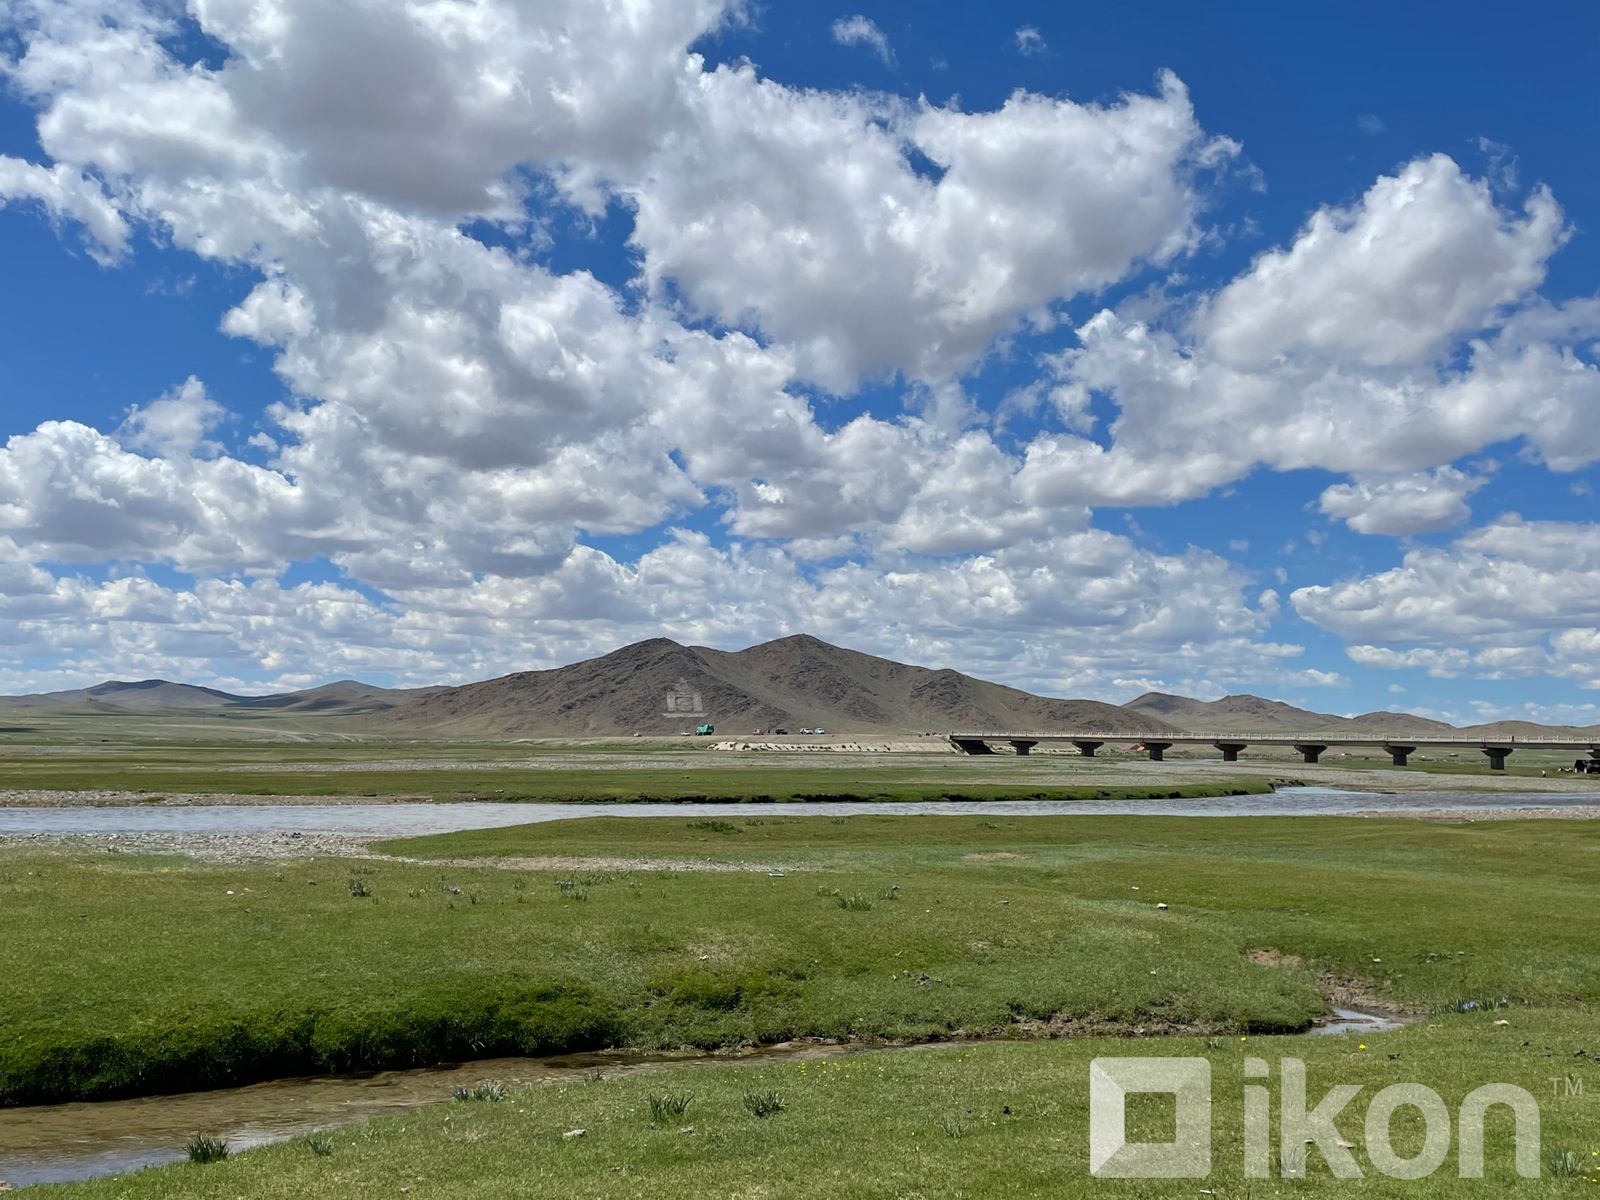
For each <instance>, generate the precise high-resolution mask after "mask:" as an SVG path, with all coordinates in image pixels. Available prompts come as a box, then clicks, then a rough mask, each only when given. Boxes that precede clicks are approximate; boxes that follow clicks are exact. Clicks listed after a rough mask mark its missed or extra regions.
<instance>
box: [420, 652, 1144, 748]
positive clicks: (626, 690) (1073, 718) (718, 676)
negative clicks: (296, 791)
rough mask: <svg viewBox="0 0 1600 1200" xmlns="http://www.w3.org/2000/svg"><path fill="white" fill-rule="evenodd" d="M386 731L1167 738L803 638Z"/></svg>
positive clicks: (1072, 707)
mask: <svg viewBox="0 0 1600 1200" xmlns="http://www.w3.org/2000/svg"><path fill="white" fill-rule="evenodd" d="M680 681H681V685H682V689H683V690H684V691H686V692H691V693H698V694H699V696H700V698H701V701H702V706H703V711H704V712H705V714H706V715H705V716H704V717H694V716H691V715H688V714H679V713H669V712H668V711H667V707H666V698H667V695H668V693H669V692H673V691H675V690H677V689H678V688H679V686H680ZM389 719H391V720H393V721H396V722H401V723H404V724H406V725H408V726H412V727H426V728H431V729H438V730H441V731H447V732H454V733H517V734H529V735H549V736H561V735H569V736H570V735H580V734H587V735H604V734H626V733H633V732H636V731H637V732H640V733H646V734H662V733H675V732H679V731H681V730H683V729H688V728H692V727H693V726H695V725H696V724H698V723H699V721H701V720H707V721H710V722H712V723H714V724H715V725H716V726H717V731H718V732H719V733H729V734H748V733H751V732H753V731H754V730H756V729H772V728H773V727H775V726H779V725H781V726H785V727H787V728H789V729H791V730H794V729H798V728H801V727H804V726H819V725H820V726H822V727H823V728H826V729H827V730H828V731H829V732H830V733H857V732H869V731H870V732H903V733H916V732H942V731H945V730H949V729H955V728H974V727H982V728H987V729H997V730H1018V729H1049V728H1070V727H1083V726H1091V727H1095V728H1102V727H1107V726H1110V727H1113V728H1116V729H1119V730H1121V729H1127V730H1129V731H1130V732H1141V731H1142V732H1158V731H1160V730H1162V729H1164V728H1166V727H1165V726H1164V725H1163V724H1162V723H1161V722H1159V721H1156V720H1153V719H1151V718H1148V717H1140V716H1137V715H1134V716H1130V715H1129V714H1127V713H1125V712H1123V711H1121V710H1120V709H1118V708H1117V707H1116V706H1114V705H1110V704H1100V703H1098V702H1096V701H1092V700H1055V699H1050V698H1047V697H1042V696H1035V695H1032V694H1030V693H1028V692H1023V691H1019V690H1017V689H1016V688H1009V687H1004V686H1002V685H1001V684H997V683H989V682H987V681H985V680H982V679H974V678H972V677H971V676H969V675H963V674H961V673H960V672H957V671H950V670H930V669H929V668H926V667H913V666H907V665H905V664H904V663H897V662H893V661H891V660H890V659H886V658H877V657H875V656H873V655H870V654H862V653H859V652H858V651H855V650H845V649H842V648H841V647H838V646H834V645H830V644H829V643H827V642H824V641H821V640H819V639H817V638H814V637H809V636H806V635H797V636H794V637H786V638H780V639H778V640H777V641H772V642H764V643H762V644H761V645H759V646H751V647H750V648H749V649H746V650H739V651H736V652H730V651H725V650H713V649H710V648H708V647H705V646H683V645H679V644H678V643H677V642H674V641H670V640H668V639H666V638H654V639H652V640H650V641H646V642H639V643H636V644H635V645H632V646H624V647H623V648H622V649H620V650H616V651H613V652H612V653H610V654H606V655H603V656H601V657H600V658H595V659H590V660H588V661H586V662H580V663H574V664H572V665H571V666H567V667H558V668H556V669H554V670H550V671H525V672H521V673H519V674H516V675H507V676H504V677H503V678H500V679H491V680H488V681H487V682H484V683H474V684H468V685H466V686H464V687H458V688H447V689H445V690H444V691H441V692H439V693H438V694H436V695H433V696H430V697H427V698H425V699H422V700H419V701H417V702H416V703H415V704H411V705H408V706H407V707H406V708H404V709H399V710H396V711H395V712H393V713H391V714H389Z"/></svg>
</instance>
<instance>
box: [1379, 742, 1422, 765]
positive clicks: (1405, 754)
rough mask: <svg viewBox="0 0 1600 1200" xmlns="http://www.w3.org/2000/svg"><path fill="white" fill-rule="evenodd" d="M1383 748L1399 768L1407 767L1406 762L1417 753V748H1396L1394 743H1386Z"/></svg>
mask: <svg viewBox="0 0 1600 1200" xmlns="http://www.w3.org/2000/svg"><path fill="white" fill-rule="evenodd" d="M1383 748H1384V749H1385V750H1387V751H1388V752H1389V757H1390V758H1391V759H1393V760H1394V765H1395V766H1397V767H1403V766H1405V765H1406V760H1407V759H1409V758H1410V757H1411V756H1412V755H1413V754H1415V753H1416V752H1417V748H1416V747H1415V746H1396V745H1394V744H1393V743H1392V742H1385V743H1384V744H1383Z"/></svg>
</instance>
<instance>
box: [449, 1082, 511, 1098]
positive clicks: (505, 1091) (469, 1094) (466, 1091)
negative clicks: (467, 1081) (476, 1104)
mask: <svg viewBox="0 0 1600 1200" xmlns="http://www.w3.org/2000/svg"><path fill="white" fill-rule="evenodd" d="M450 1094H451V1095H452V1096H453V1097H455V1098H456V1099H457V1100H482V1101H486V1102H489V1103H499V1102H500V1101H501V1100H505V1099H507V1098H509V1097H510V1095H511V1089H510V1088H508V1087H507V1086H506V1085H505V1084H503V1083H501V1082H500V1081H499V1080H498V1079H485V1080H484V1081H483V1082H482V1083H479V1084H474V1085H473V1086H472V1087H466V1086H462V1087H458V1088H456V1089H454V1090H453V1091H452V1092H451V1093H450Z"/></svg>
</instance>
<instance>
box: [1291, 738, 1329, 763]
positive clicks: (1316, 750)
mask: <svg viewBox="0 0 1600 1200" xmlns="http://www.w3.org/2000/svg"><path fill="white" fill-rule="evenodd" d="M1294 748H1295V749H1296V750H1298V751H1300V757H1301V758H1303V759H1305V761H1306V762H1308V763H1314V762H1316V761H1317V760H1318V759H1319V758H1321V757H1322V752H1323V751H1324V750H1326V749H1327V747H1326V746H1318V745H1316V744H1315V743H1312V742H1296V743H1295V744H1294Z"/></svg>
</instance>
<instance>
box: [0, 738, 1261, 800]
mask: <svg viewBox="0 0 1600 1200" xmlns="http://www.w3.org/2000/svg"><path fill="white" fill-rule="evenodd" d="M1118 765H1119V764H1116V763H1114V762H1108V761H1107V760H1097V759H1079V758H1076V757H1068V756H1048V757H1047V756H1037V757H1029V758H1021V759H1019V758H1016V757H1014V756H1004V757H999V756H997V757H993V758H968V757H966V756H963V755H955V754H949V753H925V754H918V753H903V754H866V753H862V754H856V753H829V752H811V753H803V752H797V753H787V754H762V753H733V752H717V751H713V750H711V749H709V748H708V747H707V746H706V745H705V744H704V743H693V742H690V743H688V744H684V745H673V744H670V743H669V744H667V745H663V744H662V743H660V742H656V743H644V744H640V745H637V746H635V745H630V744H629V743H627V742H614V743H610V744H607V745H605V746H603V747H592V746H591V747H575V746H571V745H565V744H562V743H549V742H546V743H524V744H506V743H451V742H420V743H415V744H406V745H388V744H377V745H372V744H362V745H328V744H321V745H300V744H278V745H256V744H252V745H233V744H225V743H219V744H206V743H187V744H173V745H164V746H151V745H144V744H126V745H118V746H109V747H100V746H86V745H82V744H76V745H74V744H67V745H61V746H52V745H39V744H15V743H13V744H9V745H8V744H5V743H3V742H0V790H7V789H15V790H19V791H21V790H31V791H39V792H91V791H115V792H133V793H141V794H143V795H144V796H146V797H149V798H151V799H157V798H162V797H166V796H182V795H195V794H201V795H206V794H218V793H221V794H227V795H240V796H284V797H289V796H293V797H310V796H385V797H393V796H405V797H415V798H422V799H436V800H459V799H488V800H543V801H562V800H584V801H621V800H805V799H827V800H833V799H865V800H938V799H941V798H947V797H954V798H971V799H987V800H999V799H1083V798H1100V799H1113V798H1115V799H1125V798H1173V799H1177V798H1179V797H1187V796H1214V795H1218V794H1224V795H1227V794H1234V795H1245V794H1252V793H1264V792H1268V791H1270V790H1271V787H1272V780H1271V778H1270V776H1266V775H1255V776H1250V775H1246V774H1244V773H1242V772H1237V773H1235V772H1224V773H1217V772H1214V771H1208V772H1204V773H1202V772H1196V771H1193V770H1185V768H1183V767H1182V766H1179V765H1178V764H1172V765H1171V767H1170V769H1164V770H1160V771H1158V772H1155V773H1154V774H1150V773H1145V774H1140V775H1133V776H1129V775H1126V774H1120V775H1119V774H1118V772H1117V767H1118ZM1120 765H1123V766H1126V765H1128V764H1126V763H1123V764H1120ZM1108 766H1109V768H1110V769H1109V770H1108V769H1107V768H1108Z"/></svg>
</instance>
